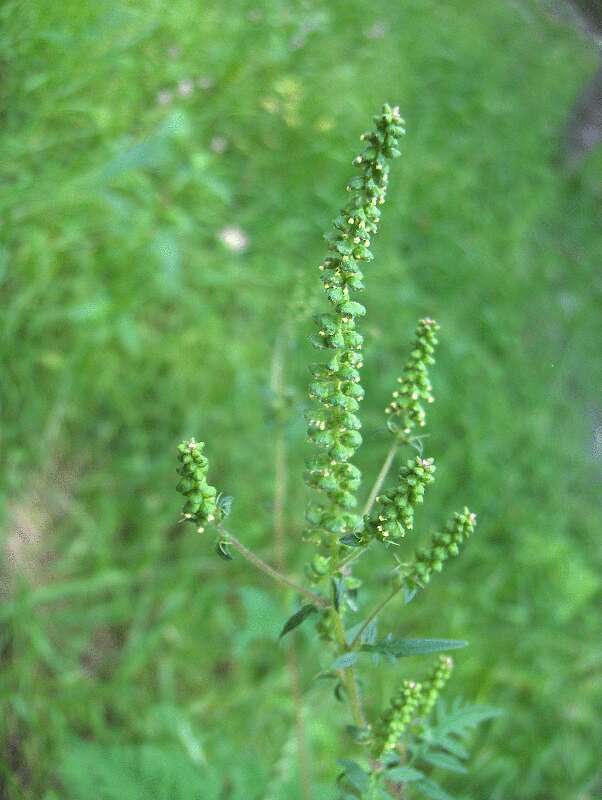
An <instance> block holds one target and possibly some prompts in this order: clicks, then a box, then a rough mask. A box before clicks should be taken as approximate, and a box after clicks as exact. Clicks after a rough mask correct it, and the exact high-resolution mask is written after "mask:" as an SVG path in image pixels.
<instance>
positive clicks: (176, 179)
mask: <svg viewBox="0 0 602 800" xmlns="http://www.w3.org/2000/svg"><path fill="white" fill-rule="evenodd" d="M0 18H1V20H2V27H3V31H4V35H3V37H2V40H1V42H0V64H1V69H2V75H3V79H2V85H1V88H0V96H1V101H0V102H1V104H2V109H1V114H2V130H1V132H0V138H1V145H2V152H3V159H2V165H1V166H0V173H1V178H2V181H1V183H2V189H1V194H0V206H1V213H2V218H3V221H4V225H3V232H2V244H1V246H0V282H1V283H0V286H1V290H2V297H3V309H2V317H3V337H2V342H1V345H0V347H1V348H2V390H1V399H2V414H3V421H4V425H3V430H2V452H3V456H4V459H3V470H2V484H1V490H2V497H3V501H4V502H3V516H2V523H3V529H4V546H5V552H6V558H5V565H4V568H3V571H2V581H3V601H4V602H3V606H2V610H1V612H0V616H1V626H2V629H1V640H0V644H1V647H2V656H1V657H2V671H1V682H2V683H1V687H2V697H3V701H4V713H3V715H2V716H3V722H2V732H1V751H0V752H1V755H0V767H1V772H0V781H3V783H4V792H3V796H6V797H7V798H11V800H14V799H17V798H19V799H20V798H27V799H28V800H33V798H36V799H37V798H44V800H52V799H53V798H58V797H60V798H61V799H63V798H64V800H83V798H85V797H88V796H90V797H92V796H93V797H95V798H96V797H99V798H105V797H106V798H113V797H115V798H120V800H123V798H126V797H131V798H137V797H149V798H150V797H153V798H163V797H165V798H179V797H182V798H184V797H186V798H189V797H190V798H194V797H200V798H201V797H202V798H203V800H214V798H215V800H218V798H220V800H221V799H222V798H223V799H225V798H228V800H237V798H241V799H242V798H244V799H245V800H248V799H249V798H262V800H266V799H267V798H270V799H271V800H280V799H281V798H293V799H294V798H298V797H299V793H298V789H297V783H298V781H297V774H296V769H297V765H296V756H295V742H294V712H293V708H292V700H291V697H290V690H289V686H288V678H287V674H286V669H285V661H286V659H285V649H284V646H280V647H277V646H275V639H276V637H277V634H278V632H279V630H280V627H281V625H282V623H283V621H284V619H285V618H286V616H288V614H289V613H290V612H291V610H292V598H290V597H289V598H283V597H281V596H279V595H278V594H277V593H276V592H275V591H274V590H273V588H272V587H271V586H268V585H267V583H266V582H265V580H264V578H263V577H261V576H258V575H256V574H251V573H250V569H249V568H248V566H247V565H246V564H244V563H240V560H237V561H236V562H234V563H233V564H232V565H227V564H224V563H223V562H222V561H219V560H218V559H216V558H215V557H214V555H213V553H212V551H211V548H210V547H209V546H208V542H206V541H204V540H203V539H202V538H200V537H198V536H196V535H195V534H194V533H192V532H191V531H190V530H189V529H187V528H186V529H185V528H184V526H178V525H177V524H175V521H176V520H177V518H178V513H179V505H180V503H179V499H178V497H177V496H176V494H175V491H174V488H173V487H174V485H175V482H176V476H175V472H174V469H175V445H176V443H177V442H178V441H179V440H180V439H181V438H182V437H183V436H184V435H196V436H199V437H201V438H202V439H204V440H205V441H207V442H208V448H209V452H210V454H211V461H212V467H213V472H212V482H214V483H215V484H216V485H218V486H219V487H221V488H223V490H224V491H226V492H227V493H228V494H232V495H234V497H235V504H234V510H233V517H232V525H233V526H234V528H235V529H236V530H237V531H238V532H239V534H240V535H241V536H242V537H243V538H244V540H245V541H247V542H249V543H250V544H251V545H252V546H254V547H255V548H257V550H258V551H259V552H260V553H261V554H262V555H263V556H264V557H265V558H267V559H271V558H272V557H273V543H272V538H271V532H270V511H269V508H270V497H271V490H272V458H273V454H272V453H271V451H270V439H271V424H272V423H271V420H270V412H269V390H268V385H269V362H270V357H271V356H270V354H271V351H272V348H273V345H274V341H275V339H276V336H277V332H278V330H279V327H280V325H281V323H282V321H283V318H284V316H285V315H286V313H287V312H286V310H285V309H286V308H287V301H288V298H289V297H290V296H291V294H292V293H297V295H299V294H300V295H302V296H305V297H306V298H307V306H308V309H309V310H311V306H313V305H314V303H315V302H317V298H318V297H319V288H318V281H317V271H316V266H317V264H318V263H319V260H320V259H321V257H322V254H323V252H324V246H323V243H322V240H321V233H322V232H323V231H324V230H326V229H327V228H328V224H329V221H330V219H331V218H332V217H333V216H334V215H335V213H336V210H337V208H338V207H339V206H340V205H341V203H342V197H343V194H342V190H343V187H344V185H345V182H346V180H347V179H348V177H349V175H350V174H351V168H350V164H349V163H348V162H349V159H348V156H349V154H353V153H354V152H355V150H356V149H357V137H358V135H359V134H360V133H361V131H362V130H363V129H364V127H365V125H366V122H367V120H368V119H369V117H370V115H371V114H372V113H373V112H374V111H375V110H377V109H378V108H379V107H380V104H381V103H382V102H383V101H385V100H388V101H390V102H396V103H399V104H400V106H401V109H402V114H403V115H404V117H405V118H406V120H407V122H408V135H407V137H406V139H405V144H404V151H405V152H404V156H403V158H402V159H401V160H400V161H399V162H397V163H396V164H395V167H394V170H393V175H392V182H391V191H390V194H389V201H388V203H387V207H386V209H385V213H384V215H383V228H382V234H381V236H380V237H379V241H378V243H377V244H376V257H377V260H376V262H375V264H374V269H373V270H372V269H371V270H370V272H369V274H368V275H367V281H368V289H367V291H366V293H365V302H366V304H367V306H368V310H369V318H368V323H367V325H366V326H365V327H366V329H367V334H368V336H367V351H366V363H367V366H366V375H365V386H366V387H367V389H368V394H367V398H366V400H365V403H364V407H363V414H364V420H365V422H367V424H366V425H365V431H366V433H367V437H366V442H365V444H364V447H363V448H362V451H361V458H360V462H361V467H362V470H363V471H364V472H365V474H366V475H369V474H370V472H371V471H372V472H373V473H374V471H375V470H376V468H377V465H378V463H379V461H380V459H381V458H382V448H383V447H384V446H385V442H386V433H385V432H384V431H383V415H382V411H383V407H384V405H385V403H386V401H387V399H388V397H389V394H390V391H391V387H392V381H394V378H395V375H396V374H397V372H398V369H399V365H400V362H401V359H402V358H403V357H404V356H405V348H406V344H407V343H408V342H409V340H410V338H411V332H412V330H413V327H414V324H415V320H416V319H417V318H418V317H419V316H422V315H424V314H431V315H433V316H434V317H436V318H437V319H438V320H439V321H440V323H441V325H442V331H441V343H442V344H441V348H440V356H439V360H438V365H437V369H436V370H435V373H434V376H433V377H434V388H435V394H436V397H437V402H436V404H435V406H434V407H433V410H432V413H431V423H432V424H431V432H432V434H433V437H432V447H430V448H429V454H430V455H434V456H435V457H436V459H437V461H438V463H439V465H440V470H439V473H438V482H437V485H436V487H435V488H434V490H433V492H432V495H433V498H432V500H431V502H430V503H429V514H431V515H432V518H431V517H425V516H423V517H422V519H421V523H422V524H421V526H420V527H423V528H428V526H429V525H431V524H437V523H438V522H439V518H440V517H441V514H442V513H444V511H443V509H446V508H448V507H449V505H450V502H451V500H452V498H457V497H462V498H465V500H466V502H467V503H469V504H470V506H471V507H474V508H475V509H476V510H477V511H479V523H480V524H479V531H478V534H477V535H476V536H475V537H474V540H473V541H471V543H470V546H469V547H468V548H467V550H466V553H465V555H464V557H463V558H462V559H461V560H459V561H458V563H454V564H453V565H450V568H449V569H448V570H447V572H446V575H445V576H444V578H441V579H440V580H438V581H436V582H434V584H433V587H432V589H431V590H430V591H429V593H428V595H427V596H426V600H425V601H424V602H423V601H422V600H421V599H417V600H416V601H415V602H414V603H412V604H411V605H410V606H408V607H407V608H404V609H403V611H401V609H399V608H395V609H393V610H392V611H391V612H390V613H389V615H388V618H387V625H388V629H390V630H392V631H394V632H395V633H397V634H401V633H403V635H411V636H422V635H425V634H426V635H434V636H450V637H457V638H466V639H469V640H470V642H471V647H470V648H468V649H467V650H465V651H462V653H461V654H460V656H459V658H458V659H457V661H458V668H457V670H456V674H455V675H454V678H453V680H452V684H451V687H450V692H452V693H454V694H460V695H463V696H464V697H466V698H468V699H470V700H474V701H476V702H486V703H488V704H492V705H496V706H498V707H500V708H502V709H503V710H504V712H505V713H504V715H503V716H502V717H500V718H499V719H496V720H495V721H493V722H490V723H488V727H485V728H484V729H483V730H482V731H481V732H480V734H479V736H478V738H477V740H476V750H475V757H474V759H473V763H472V768H471V772H470V774H469V775H468V776H456V778H454V780H453V781H451V782H450V781H449V780H448V779H446V780H445V785H446V786H447V787H448V788H449V790H450V791H451V792H455V793H456V796H457V797H461V798H467V799H468V798H470V799H471V800H477V799H478V800H480V798H485V797H486V798H489V799H490V800H502V799H504V800H505V799H506V798H509V797H512V798H514V799H515V800H526V799H527V798H528V799H529V800H557V799H558V800H560V798H567V797H571V798H580V800H586V798H590V797H591V798H593V797H594V796H597V792H599V791H600V788H601V785H602V784H601V783H600V781H601V777H600V773H599V772H598V770H599V766H600V765H599V757H600V753H599V747H596V744H595V742H596V741H598V742H600V740H601V738H602V725H601V723H600V708H601V707H602V685H601V683H602V675H601V670H602V666H601V665H602V652H601V641H602V636H601V633H602V631H601V624H600V600H601V594H602V592H601V582H600V569H601V567H602V555H601V550H600V547H599V538H600V488H601V484H602V468H601V461H600V452H601V451H600V439H601V437H602V432H601V431H602V427H601V426H602V405H601V404H602V399H601V394H600V386H601V385H602V362H601V360H600V345H601V340H602V330H601V326H600V307H601V301H602V273H601V272H600V269H599V265H600V257H601V256H602V237H601V235H600V229H599V214H600V204H601V203H600V201H601V197H602V192H601V190H600V182H599V177H600V167H601V164H602V162H601V160H600V155H599V154H598V155H596V156H594V157H593V158H592V159H590V161H589V163H587V164H585V165H584V166H583V168H582V169H581V171H580V173H579V174H577V175H576V176H574V177H572V178H570V179H569V178H567V177H566V176H565V175H563V173H562V170H561V169H559V167H558V165H557V164H556V153H557V150H558V141H559V135H560V134H559V132H560V131H561V129H562V126H563V124H564V120H565V116H566V114H567V111H568V108H569V107H570V104H571V101H572V98H573V97H574V96H575V95H576V93H577V91H578V89H579V87H580V85H581V83H582V81H583V80H584V79H585V78H586V77H587V75H588V74H589V72H590V71H591V70H592V68H593V65H594V54H593V53H592V52H591V51H590V50H589V49H588V47H587V45H586V44H585V43H584V41H583V40H582V39H581V38H580V36H579V34H578V33H577V32H575V31H574V30H573V29H572V28H570V27H567V26H566V25H565V24H563V23H562V22H561V21H560V20H559V19H557V18H555V17H553V16H549V15H547V14H545V13H543V11H542V9H541V7H540V6H539V5H537V4H536V3H535V2H534V1H533V0H523V1H522V2H512V3H507V2H503V0H492V2H490V3H486V4H484V3H478V2H475V0H451V2H448V3H440V2H435V0H405V2H403V3H390V2H387V0H373V1H372V2H369V3H368V2H361V1H360V0H345V2H342V0H333V1H332V2H329V3H321V2H318V0H291V2H288V3H285V2H277V0H262V1H261V2H257V3H251V2H245V0H232V2H230V3H228V4H224V3H219V2H215V1H214V0H209V1H208V2H205V3H202V4H199V3H195V2H190V0H172V2H170V3H163V2H159V0H140V1H139V2H129V3H127V2H115V0H109V2H106V3H92V2H74V1H73V0H64V1H63V2H61V3H57V2H54V3H53V2H50V3H29V4H24V3H20V2H16V1H15V0H6V2H5V3H4V4H3V5H2V8H1V9H0ZM224 229H226V231H225V232H224ZM228 229H230V231H229V232H228ZM232 229H233V230H232ZM237 247H238V250H236V248H237ZM232 248H235V249H232ZM310 327H311V326H310V325H309V324H306V322H305V321H303V320H302V321H301V322H300V323H299V325H298V331H297V337H296V341H297V345H296V346H295V347H293V348H291V349H290V352H289V353H288V357H287V367H288V374H287V380H288V382H289V383H290V384H291V385H292V386H293V387H297V390H298V391H297V394H296V398H297V399H296V406H297V408H296V411H298V413H296V414H295V418H294V420H292V421H291V423H290V428H289V431H288V441H289V445H290V455H291V477H292V478H297V479H298V480H292V492H291V496H290V502H289V512H290V514H289V520H290V523H289V530H290V545H289V559H290V561H291V567H292V566H295V565H296V566H297V567H298V568H299V567H300V565H301V564H302V563H303V561H304V560H305V558H306V551H305V548H304V547H303V545H301V544H300V543H299V541H300V531H301V528H302V524H303V521H302V512H303V504H304V490H303V487H302V482H301V478H300V476H301V472H302V463H303V458H304V455H305V444H304V424H303V421H302V419H301V411H302V407H303V405H304V403H305V401H304V396H305V395H304V391H305V384H306V382H307V378H306V373H305V364H306V363H307V362H308V360H309V358H310V348H309V346H308V345H306V343H305V339H306V336H307V334H308V333H309V331H310ZM596 442H597V444H596ZM437 515H439V516H437ZM371 568H372V569H374V568H375V567H374V565H372V564H371V563H370V559H369V558H367V559H366V560H365V563H364V564H363V565H362V567H361V570H360V573H361V572H362V571H365V570H370V569H371ZM401 613H403V618H402V619H398V618H397V617H398V615H400V614H401ZM309 629H310V626H309V625H308V626H304V629H303V631H302V632H301V633H296V634H294V635H295V636H296V637H297V639H298V641H299V644H300V648H301V660H302V664H303V675H302V682H303V686H304V689H305V692H306V693H305V698H306V712H307V716H308V719H309V731H310V739H311V749H312V754H313V767H312V770H313V774H314V783H315V785H314V796H315V797H316V798H318V797H320V798H330V797H332V789H331V788H330V787H331V785H332V778H333V776H334V774H335V770H336V763H335V762H336V758H337V754H338V753H339V742H340V736H342V735H344V734H343V733H342V731H341V729H340V727H333V726H332V724H331V721H332V719H340V715H339V714H338V712H337V711H336V709H335V708H334V706H335V703H336V701H335V700H334V698H332V696H331V687H329V686H327V685H325V684H323V683H321V682H314V681H313V680H312V678H313V676H314V675H315V674H316V673H317V672H318V670H319V669H320V666H321V663H322V662H321V654H320V651H319V647H318V646H317V645H316V644H315V642H314V641H313V640H312V637H311V635H309ZM383 632H386V631H384V630H383ZM405 662H406V663H404V664H403V670H405V672H403V674H402V675H401V676H400V675H399V674H398V673H397V671H396V672H395V674H393V673H392V672H391V670H389V671H387V670H386V669H385V670H384V671H383V684H382V687H381V694H380V696H379V697H375V696H370V697H368V698H367V701H368V705H369V706H370V704H374V705H375V704H376V703H378V702H380V703H382V702H383V701H384V700H385V699H386V698H387V697H388V696H389V695H390V693H391V690H392V687H393V686H394V685H396V684H398V683H399V680H400V677H408V676H412V677H413V676H416V677H420V670H421V669H424V667H423V666H422V662H421V661H420V660H416V659H405ZM435 774H436V773H435ZM111 776H112V777H111ZM144 787H149V788H147V789H146V791H145V790H144ZM165 787H167V788H165Z"/></svg>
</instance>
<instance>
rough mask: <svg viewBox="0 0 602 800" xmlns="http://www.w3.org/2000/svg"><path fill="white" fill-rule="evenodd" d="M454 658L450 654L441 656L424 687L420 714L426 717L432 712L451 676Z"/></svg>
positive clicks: (419, 705)
mask: <svg viewBox="0 0 602 800" xmlns="http://www.w3.org/2000/svg"><path fill="white" fill-rule="evenodd" d="M453 668H454V660H453V658H450V656H439V658H438V659H437V661H436V663H435V667H434V669H433V671H432V673H431V676H430V678H428V680H426V681H425V682H424V684H423V687H422V695H421V697H420V703H419V704H418V716H420V717H426V716H428V714H430V713H431V711H432V710H433V708H434V707H435V703H436V702H437V698H438V697H439V695H440V693H441V690H442V689H443V688H444V687H445V684H446V683H447V682H448V680H449V679H450V677H451V674H452V670H453Z"/></svg>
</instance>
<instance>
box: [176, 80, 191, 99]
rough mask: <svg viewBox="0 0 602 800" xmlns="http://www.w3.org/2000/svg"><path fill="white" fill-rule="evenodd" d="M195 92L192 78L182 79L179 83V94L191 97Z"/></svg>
mask: <svg viewBox="0 0 602 800" xmlns="http://www.w3.org/2000/svg"><path fill="white" fill-rule="evenodd" d="M193 92H194V83H193V82H192V81H190V80H186V81H180V83H178V94H179V95H180V97H190V95H191V94H192V93H193Z"/></svg>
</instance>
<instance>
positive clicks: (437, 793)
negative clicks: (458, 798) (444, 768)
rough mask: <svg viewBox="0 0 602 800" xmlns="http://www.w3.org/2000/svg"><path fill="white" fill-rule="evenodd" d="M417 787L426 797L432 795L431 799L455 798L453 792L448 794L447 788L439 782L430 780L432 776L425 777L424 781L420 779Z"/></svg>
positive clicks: (452, 799) (445, 799) (447, 799)
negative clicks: (443, 787)
mask: <svg viewBox="0 0 602 800" xmlns="http://www.w3.org/2000/svg"><path fill="white" fill-rule="evenodd" d="M415 788H416V789H418V791H419V792H421V794H423V795H424V796H425V797H430V798H431V800H454V798H453V797H452V796H451V794H448V793H447V792H446V791H445V789H442V788H441V786H439V784H438V783H435V781H432V780H430V778H425V779H424V780H423V781H420V783H417V784H416V786H415Z"/></svg>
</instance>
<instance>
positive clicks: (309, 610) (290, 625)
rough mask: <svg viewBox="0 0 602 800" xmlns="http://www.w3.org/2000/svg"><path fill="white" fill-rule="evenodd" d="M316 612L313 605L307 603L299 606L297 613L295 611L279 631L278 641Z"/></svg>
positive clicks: (315, 607)
mask: <svg viewBox="0 0 602 800" xmlns="http://www.w3.org/2000/svg"><path fill="white" fill-rule="evenodd" d="M317 610H318V608H317V606H315V605H314V604H313V603H307V605H304V606H301V608H300V609H299V611H296V612H295V613H294V614H293V615H292V617H289V618H288V619H287V621H286V622H285V623H284V627H283V628H282V630H281V631H280V636H279V637H278V638H279V639H282V637H283V636H286V634H287V633H290V632H291V631H292V630H294V629H295V628H298V627H299V625H301V623H302V622H304V621H305V620H306V619H307V617H309V616H311V615H312V614H315V613H316V611H317Z"/></svg>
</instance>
